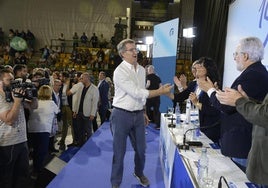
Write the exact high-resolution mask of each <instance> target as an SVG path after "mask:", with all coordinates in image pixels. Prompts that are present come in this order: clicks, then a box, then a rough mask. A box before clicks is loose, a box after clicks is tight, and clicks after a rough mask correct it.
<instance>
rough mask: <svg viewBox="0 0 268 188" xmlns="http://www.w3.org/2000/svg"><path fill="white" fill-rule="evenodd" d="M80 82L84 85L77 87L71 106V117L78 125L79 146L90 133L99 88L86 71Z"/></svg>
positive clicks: (95, 111)
mask: <svg viewBox="0 0 268 188" xmlns="http://www.w3.org/2000/svg"><path fill="white" fill-rule="evenodd" d="M81 82H82V83H83V85H84V87H80V88H79V89H78V91H77V96H78V97H77V99H76V101H75V102H74V106H73V118H74V121H76V122H77V125H78V130H79V133H78V144H79V145H80V146H82V145H83V144H84V143H85V142H86V141H87V139H88V138H89V137H90V136H91V135H92V120H93V119H94V117H95V116H96V113H97V107H98V100H99V90H98V88H97V86H95V85H94V84H92V83H91V81H90V75H89V74H88V73H83V74H82V75H81Z"/></svg>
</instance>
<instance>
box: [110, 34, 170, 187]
mask: <svg viewBox="0 0 268 188" xmlns="http://www.w3.org/2000/svg"><path fill="white" fill-rule="evenodd" d="M117 50H118V53H119V55H120V56H121V58H122V59H123V62H122V63H121V64H120V65H119V66H118V67H117V68H116V69H115V71H114V78H113V80H114V86H115V95H114V99H113V107H114V108H113V111H112V114H111V118H110V119H111V126H112V133H113V151H114V154H113V164H112V174H111V184H112V187H113V188H118V187H119V186H120V184H121V182H122V177H123V163H124V155H125V152H126V142H127V137H128V136H129V137H130V140H131V142H132V146H133V148H134V150H135V159H134V161H135V169H134V176H135V177H136V178H137V179H138V180H139V182H140V184H141V185H142V186H144V187H147V186H149V185H150V183H149V180H148V179H147V177H146V176H145V175H144V174H143V170H144V164H145V148H146V141H145V124H146V123H148V122H145V116H144V110H143V109H144V105H145V102H146V99H147V98H151V97H155V96H159V95H162V94H167V93H169V92H170V90H171V89H172V86H170V85H169V84H166V85H163V86H161V87H160V88H159V89H156V90H147V89H145V69H144V68H143V67H142V66H140V65H139V64H138V63H137V54H138V50H137V49H136V44H135V41H133V40H131V39H125V40H122V41H121V42H120V43H119V44H118V45H117Z"/></svg>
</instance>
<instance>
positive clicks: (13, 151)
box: [0, 142, 29, 188]
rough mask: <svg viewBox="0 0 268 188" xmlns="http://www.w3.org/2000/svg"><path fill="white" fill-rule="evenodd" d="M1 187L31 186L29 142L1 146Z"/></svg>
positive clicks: (21, 187)
mask: <svg viewBox="0 0 268 188" xmlns="http://www.w3.org/2000/svg"><path fill="white" fill-rule="evenodd" d="M0 187H1V188H24V187H29V157H28V146H27V142H23V143H20V144H16V145H11V146H0Z"/></svg>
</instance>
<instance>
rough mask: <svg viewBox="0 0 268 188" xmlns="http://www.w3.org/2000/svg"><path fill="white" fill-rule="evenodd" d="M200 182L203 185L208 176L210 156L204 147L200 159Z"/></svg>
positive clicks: (198, 173)
mask: <svg viewBox="0 0 268 188" xmlns="http://www.w3.org/2000/svg"><path fill="white" fill-rule="evenodd" d="M197 176H198V178H197V179H198V182H199V185H200V186H201V187H202V185H203V184H204V183H205V182H204V181H203V180H204V179H206V178H207V176H208V156H207V148H202V153H201V156H200V157H199V159H198V172H197Z"/></svg>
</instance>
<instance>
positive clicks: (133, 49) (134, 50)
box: [125, 48, 140, 53]
mask: <svg viewBox="0 0 268 188" xmlns="http://www.w3.org/2000/svg"><path fill="white" fill-rule="evenodd" d="M125 51H130V52H136V53H139V51H140V50H139V49H138V48H131V49H129V50H125Z"/></svg>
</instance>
